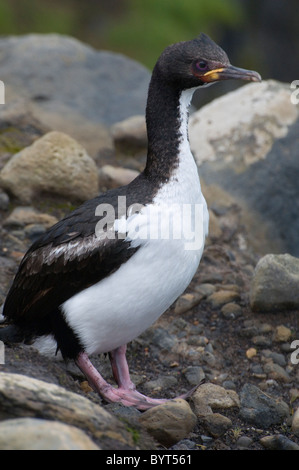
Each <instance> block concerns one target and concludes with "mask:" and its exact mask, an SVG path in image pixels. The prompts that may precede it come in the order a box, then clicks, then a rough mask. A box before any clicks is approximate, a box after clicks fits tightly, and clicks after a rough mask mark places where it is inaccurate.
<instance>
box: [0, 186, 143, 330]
mask: <svg viewBox="0 0 299 470" xmlns="http://www.w3.org/2000/svg"><path fill="white" fill-rule="evenodd" d="M125 193H126V187H123V188H119V189H118V190H113V191H109V192H108V193H106V194H105V195H103V197H101V196H99V197H98V198H95V199H93V200H91V201H88V202H86V203H85V204H83V205H82V206H80V207H79V208H78V209H76V210H75V211H74V212H72V213H71V214H70V215H69V216H68V217H66V218H64V219H63V220H61V221H60V222H58V223H57V224H55V225H54V226H53V227H51V228H50V229H49V230H48V231H47V232H46V233H45V234H44V235H43V236H42V237H41V238H40V239H39V240H38V241H37V242H35V243H34V244H33V245H32V247H31V248H30V249H29V250H28V251H27V253H26V254H25V256H24V258H23V260H22V262H21V264H20V267H19V270H18V272H17V274H16V276H15V279H14V282H13V284H12V286H11V289H10V291H9V293H8V295H7V298H6V301H5V304H4V310H3V315H4V316H5V317H6V318H7V319H8V320H10V321H12V322H14V323H16V324H27V325H28V324H30V323H32V322H34V321H36V319H37V318H38V319H39V320H38V321H39V322H40V321H42V320H43V318H44V319H45V317H47V316H48V315H49V314H51V312H53V311H54V310H56V309H57V308H58V307H59V306H60V305H61V304H62V303H63V302H65V301H66V300H67V299H69V298H70V297H72V296H73V295H75V294H76V293H78V292H80V291H81V290H83V289H85V288H87V287H89V286H90V285H92V284H94V283H96V282H98V281H100V280H101V279H103V278H105V277H106V276H108V275H109V274H111V273H113V272H114V271H116V270H117V269H118V268H119V267H120V266H121V264H122V263H124V262H125V261H127V260H128V259H129V258H130V257H131V256H132V255H133V254H134V253H135V252H136V250H137V248H130V243H129V242H127V241H125V240H124V239H117V238H114V239H109V238H107V236H105V233H103V232H102V233H101V234H100V235H101V236H100V237H99V236H96V234H95V228H96V225H97V223H98V222H99V220H100V218H99V217H97V216H96V215H95V209H96V207H97V206H98V205H99V204H101V202H105V203H110V204H111V205H112V206H114V207H116V206H117V198H118V196H119V195H125ZM97 235H99V234H97Z"/></svg>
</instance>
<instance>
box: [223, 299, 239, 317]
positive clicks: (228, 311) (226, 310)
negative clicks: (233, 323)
mask: <svg viewBox="0 0 299 470" xmlns="http://www.w3.org/2000/svg"><path fill="white" fill-rule="evenodd" d="M221 313H222V315H223V316H224V317H225V318H237V317H239V316H240V315H242V308H241V307H240V305H238V304H236V303H234V302H229V303H227V304H225V305H223V307H222V308H221Z"/></svg>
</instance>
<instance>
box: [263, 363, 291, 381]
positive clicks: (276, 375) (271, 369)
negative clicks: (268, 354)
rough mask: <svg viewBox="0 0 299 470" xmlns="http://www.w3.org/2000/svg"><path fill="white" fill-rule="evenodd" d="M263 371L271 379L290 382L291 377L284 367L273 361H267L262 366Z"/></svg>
mask: <svg viewBox="0 0 299 470" xmlns="http://www.w3.org/2000/svg"><path fill="white" fill-rule="evenodd" d="M264 371H265V373H266V374H267V376H268V377H269V378H271V379H274V380H277V381H281V382H285V383H288V382H290V380H291V378H290V375H289V374H288V372H287V371H286V369H284V368H283V367H281V366H280V365H279V364H275V363H274V362H272V361H271V362H268V363H267V364H265V366H264Z"/></svg>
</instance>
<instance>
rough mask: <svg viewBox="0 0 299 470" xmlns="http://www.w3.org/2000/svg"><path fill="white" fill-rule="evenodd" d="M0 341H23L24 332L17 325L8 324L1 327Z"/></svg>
mask: <svg viewBox="0 0 299 470" xmlns="http://www.w3.org/2000/svg"><path fill="white" fill-rule="evenodd" d="M0 341H3V343H22V342H23V341H24V334H22V333H21V331H20V330H19V329H18V327H17V326H15V325H8V326H5V327H3V328H0Z"/></svg>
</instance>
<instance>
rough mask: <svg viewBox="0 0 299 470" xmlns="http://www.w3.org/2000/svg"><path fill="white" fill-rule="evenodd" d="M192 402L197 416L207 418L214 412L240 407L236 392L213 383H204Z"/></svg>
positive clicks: (194, 394) (193, 396)
mask: <svg viewBox="0 0 299 470" xmlns="http://www.w3.org/2000/svg"><path fill="white" fill-rule="evenodd" d="M191 400H192V403H193V405H194V412H195V414H196V415H197V416H203V415H204V416H206V415H208V414H212V413H213V411H218V410H221V409H229V408H238V407H239V406H240V401H239V397H238V394H237V393H236V392H235V391H234V390H227V389H225V388H224V387H221V386H220V385H216V384H213V383H204V384H202V385H201V386H200V387H198V388H197V390H195V392H194V393H193V395H192V397H191Z"/></svg>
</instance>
